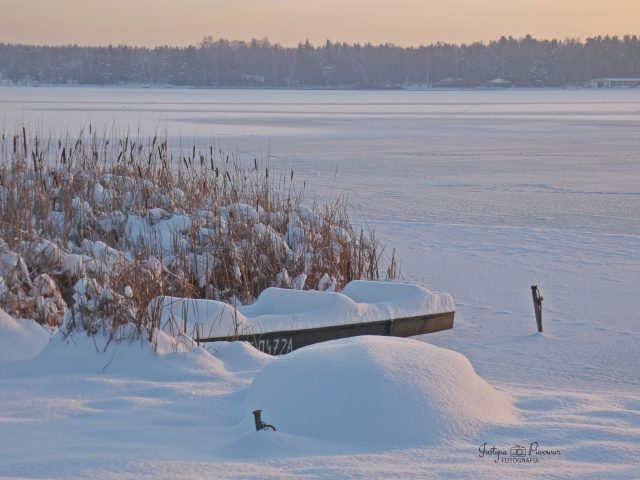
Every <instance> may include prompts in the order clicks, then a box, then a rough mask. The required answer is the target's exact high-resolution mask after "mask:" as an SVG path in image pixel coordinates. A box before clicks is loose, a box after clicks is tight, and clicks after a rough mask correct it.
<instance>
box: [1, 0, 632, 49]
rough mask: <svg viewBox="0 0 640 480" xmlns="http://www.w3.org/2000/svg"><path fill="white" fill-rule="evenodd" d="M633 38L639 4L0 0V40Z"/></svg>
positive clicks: (619, 0)
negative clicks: (207, 36)
mask: <svg viewBox="0 0 640 480" xmlns="http://www.w3.org/2000/svg"><path fill="white" fill-rule="evenodd" d="M527 33H529V34H531V35H533V36H534V37H538V38H552V37H553V38H560V39H563V38H566V37H572V38H581V39H584V38H586V37H588V36H593V35H598V34H602V35H605V34H611V35H613V34H617V35H623V34H640V0H437V1H434V0H230V1H223V0H0V42H5V43H7V42H11V43H28V44H68V43H77V44H80V45H105V44H110V43H111V44H121V43H126V44H129V45H144V46H155V45H188V44H196V43H198V42H199V41H200V40H202V38H203V37H205V36H206V35H211V36H212V37H214V38H216V39H217V38H228V39H236V40H250V39H251V38H263V37H268V38H269V39H270V40H271V41H272V42H279V43H281V44H283V45H287V46H288V45H296V44H297V43H298V42H299V41H304V40H305V39H307V38H308V39H309V40H310V41H311V42H312V43H314V44H320V43H324V41H325V40H326V39H331V40H333V41H346V42H349V43H353V42H360V43H364V42H367V41H369V42H372V43H383V42H391V43H395V44H397V45H422V44H427V43H431V42H437V41H444V42H455V43H461V42H471V41H475V40H482V41H488V40H493V39H497V38H499V37H500V36H501V35H507V36H508V35H513V36H515V37H520V36H523V35H525V34H527Z"/></svg>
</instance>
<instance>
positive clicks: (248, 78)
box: [242, 73, 264, 85]
mask: <svg viewBox="0 0 640 480" xmlns="http://www.w3.org/2000/svg"><path fill="white" fill-rule="evenodd" d="M242 80H244V82H245V83H248V84H250V85H262V84H263V83H264V75H254V74H250V73H245V74H243V75H242Z"/></svg>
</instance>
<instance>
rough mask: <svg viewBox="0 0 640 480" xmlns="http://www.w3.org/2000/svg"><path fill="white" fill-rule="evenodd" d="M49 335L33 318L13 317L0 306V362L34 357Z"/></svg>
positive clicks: (47, 340) (48, 331)
mask: <svg viewBox="0 0 640 480" xmlns="http://www.w3.org/2000/svg"><path fill="white" fill-rule="evenodd" d="M0 279H1V278H0ZM50 337H51V331H50V330H48V329H47V328H45V327H43V326H41V325H39V324H37V323H36V322H34V321H33V320H23V319H14V318H12V317H11V316H10V315H9V314H7V313H6V312H5V311H4V310H2V308H0V362H10V361H14V360H27V359H30V358H33V357H35V356H36V355H37V354H39V353H40V352H41V351H42V349H43V348H44V347H45V345H46V344H47V343H48V342H49V339H50Z"/></svg>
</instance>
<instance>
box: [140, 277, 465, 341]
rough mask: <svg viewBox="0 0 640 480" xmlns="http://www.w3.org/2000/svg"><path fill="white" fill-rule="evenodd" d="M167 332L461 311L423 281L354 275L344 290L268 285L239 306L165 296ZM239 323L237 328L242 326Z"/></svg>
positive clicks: (264, 329)
mask: <svg viewBox="0 0 640 480" xmlns="http://www.w3.org/2000/svg"><path fill="white" fill-rule="evenodd" d="M150 308H151V309H152V310H154V309H158V308H160V309H161V310H160V312H161V317H160V321H161V323H162V326H163V329H165V330H166V331H170V332H171V331H174V332H175V331H176V329H178V330H183V329H184V326H185V320H186V326H187V332H188V333H190V332H194V331H195V329H196V326H197V328H198V329H199V335H200V337H201V338H205V337H224V336H228V335H235V334H238V333H240V334H257V333H268V332H277V331H289V330H302V329H309V328H318V327H328V326H337V325H347V324H357V323H365V322H374V321H379V320H389V319H395V318H403V317H414V316H419V315H429V314H437V313H446V312H452V311H454V310H455V304H454V302H453V298H452V296H451V295H450V294H448V293H434V292H431V291H430V290H428V289H426V288H424V287H421V286H419V285H413V284H409V283H399V282H381V281H362V280H354V281H352V282H350V283H349V284H347V285H346V286H345V288H344V289H343V290H342V292H341V293H336V292H318V291H310V290H306V291H301V290H288V289H282V288H268V289H267V290H265V291H264V292H262V293H261V294H260V296H259V297H258V299H257V300H256V302H255V303H253V304H252V305H247V306H242V307H238V308H234V307H233V306H231V305H229V304H226V303H223V302H218V301H215V300H200V299H187V298H176V297H159V298H158V299H156V300H155V301H154V302H153V303H152V305H151V307H150ZM236 327H237V328H236Z"/></svg>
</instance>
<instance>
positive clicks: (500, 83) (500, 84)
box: [487, 78, 512, 88]
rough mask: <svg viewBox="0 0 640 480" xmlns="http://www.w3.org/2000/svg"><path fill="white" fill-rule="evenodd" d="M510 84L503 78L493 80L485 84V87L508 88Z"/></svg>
mask: <svg viewBox="0 0 640 480" xmlns="http://www.w3.org/2000/svg"><path fill="white" fill-rule="evenodd" d="M511 85H512V83H511V82H510V81H509V80H505V79H504V78H494V79H493V80H491V81H490V82H489V83H487V87H490V88H509V87H510V86H511Z"/></svg>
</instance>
